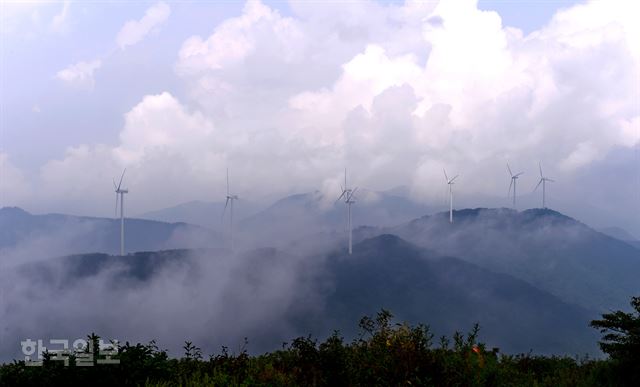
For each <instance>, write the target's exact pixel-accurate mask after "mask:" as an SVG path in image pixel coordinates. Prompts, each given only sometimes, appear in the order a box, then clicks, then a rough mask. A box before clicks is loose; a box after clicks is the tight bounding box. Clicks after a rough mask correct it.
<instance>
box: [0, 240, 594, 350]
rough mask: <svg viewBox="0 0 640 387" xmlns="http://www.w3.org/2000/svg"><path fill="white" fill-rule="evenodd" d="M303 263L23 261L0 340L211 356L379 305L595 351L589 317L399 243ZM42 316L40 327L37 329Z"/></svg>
mask: <svg viewBox="0 0 640 387" xmlns="http://www.w3.org/2000/svg"><path fill="white" fill-rule="evenodd" d="M309 258H310V257H300V256H296V255H291V254H287V253H286V252H284V251H281V250H277V249H266V248H265V249H257V250H251V251H248V252H246V253H243V254H239V255H230V254H228V252H227V251H224V250H212V249H200V250H173V251H161V252H146V253H136V254H133V255H129V256H127V257H117V256H109V255H106V254H84V255H76V256H69V257H62V258H57V259H52V260H51V259H50V260H46V261H39V262H32V263H28V264H24V265H20V266H18V267H16V268H14V269H13V270H11V271H10V272H5V273H3V274H4V278H2V285H0V288H1V289H2V290H3V291H4V292H5V294H6V295H7V296H8V297H7V298H6V299H7V300H8V302H7V304H6V305H5V308H4V309H3V310H1V313H2V318H3V321H4V322H5V323H6V327H5V329H6V331H7V336H5V338H7V337H9V338H11V339H10V340H16V339H15V338H16V337H31V336H34V337H43V336H44V337H49V336H56V335H58V336H61V337H67V336H69V335H74V334H76V335H77V334H83V333H84V332H89V331H98V332H99V333H101V334H103V335H106V336H107V337H114V338H119V339H120V340H143V341H144V340H150V339H152V338H153V339H156V340H158V342H159V344H160V345H161V346H163V347H169V349H170V350H171V351H173V352H178V351H179V350H180V346H181V345H182V341H183V340H184V339H185V335H187V338H188V339H190V340H191V339H193V340H195V341H196V342H198V344H199V345H202V346H203V348H204V349H205V352H211V351H213V350H214V349H215V348H217V347H218V346H219V345H227V346H231V348H236V347H237V346H238V345H240V343H242V340H243V337H245V336H246V337H248V338H249V343H250V344H249V349H250V350H251V351H252V352H261V351H271V350H274V349H276V348H278V347H279V346H280V345H281V343H282V341H284V340H288V339H290V338H291V337H294V336H296V335H307V334H326V333H327V332H329V331H330V330H331V329H340V330H341V333H342V334H343V335H345V336H346V337H347V338H353V337H355V335H356V333H357V328H356V327H357V322H358V321H359V319H360V318H361V317H362V316H364V315H373V314H375V313H376V312H378V311H379V310H380V308H386V309H388V310H391V311H392V312H393V313H394V314H395V315H396V316H397V318H398V319H399V320H401V321H402V320H404V321H409V322H413V323H416V322H424V323H428V324H430V326H431V327H432V330H433V332H434V333H435V334H437V335H441V334H448V335H450V334H452V333H453V331H455V330H459V331H468V330H469V329H470V328H471V327H472V325H473V324H474V323H475V322H479V323H480V324H481V327H482V330H481V340H483V341H485V342H487V343H488V345H489V346H490V347H491V346H497V347H500V348H501V350H502V351H505V352H527V351H529V350H533V351H535V352H536V353H556V354H558V353H567V354H576V353H585V352H589V353H591V354H597V353H598V351H597V348H596V346H595V336H594V332H592V331H591V330H590V329H589V328H588V321H589V319H590V318H593V317H596V316H597V313H595V312H592V311H588V310H586V309H584V308H581V307H578V306H575V305H571V304H568V303H565V302H562V301H561V300H559V299H558V298H556V297H554V296H552V295H550V294H548V293H546V292H544V291H542V290H539V289H537V288H535V287H533V286H531V285H529V284H527V283H526V282H524V281H521V280H518V279H515V278H513V277H511V276H508V275H504V274H496V273H493V272H491V271H488V270H486V269H482V268H480V267H478V266H476V265H474V264H471V263H468V262H465V261H463V260H460V259H457V258H452V257H442V256H439V255H437V254H434V253H432V252H429V251H427V250H425V249H422V248H419V247H417V246H415V245H412V244H410V243H408V242H406V241H404V240H402V239H400V238H399V237H397V236H393V235H380V236H377V237H374V238H371V239H367V240H364V241H362V242H360V243H358V244H356V245H355V246H354V254H353V255H351V256H349V255H347V254H346V253H345V252H344V251H343V250H342V249H339V250H334V251H333V252H331V251H329V252H327V251H325V252H319V253H318V254H317V255H315V256H314V257H312V259H309ZM16 283H18V285H17V286H12V285H16ZM28 283H31V284H37V286H36V287H35V288H33V287H31V286H28V285H26V284H28ZM34 290H35V292H34ZM26 299H28V300H29V303H26V302H25V300H26ZM9 311H11V313H10V312H9ZM18 316H21V318H18ZM45 316H46V317H45ZM119 316H120V317H119ZM123 316H126V318H121V317H123ZM45 318H46V321H47V324H46V325H44V326H43V325H41V324H36V323H35V322H36V321H42V319H45ZM24 319H26V320H24ZM24 321H28V323H25V322H24ZM80 332H82V333H80ZM12 348H13V347H12ZM16 348H19V346H17V347H16ZM2 355H3V356H7V355H8V354H6V353H3V354H2Z"/></svg>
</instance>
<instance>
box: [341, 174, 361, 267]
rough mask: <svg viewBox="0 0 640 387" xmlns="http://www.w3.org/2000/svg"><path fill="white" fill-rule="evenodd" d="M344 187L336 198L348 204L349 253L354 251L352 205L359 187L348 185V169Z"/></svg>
mask: <svg viewBox="0 0 640 387" xmlns="http://www.w3.org/2000/svg"><path fill="white" fill-rule="evenodd" d="M340 188H341V189H342V193H341V194H340V196H338V199H336V203H337V202H339V201H340V199H342V198H344V202H345V204H346V205H347V233H348V234H349V255H351V254H352V253H353V232H352V223H351V205H352V204H353V203H355V202H356V201H355V200H354V194H355V193H356V191H357V190H358V187H356V188H354V189H353V190H352V189H351V188H348V187H347V169H346V168H345V169H344V186H341V187H340Z"/></svg>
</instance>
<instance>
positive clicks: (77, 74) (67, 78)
mask: <svg viewBox="0 0 640 387" xmlns="http://www.w3.org/2000/svg"><path fill="white" fill-rule="evenodd" d="M100 66H102V62H101V61H100V60H97V59H96V60H93V61H91V62H78V63H76V64H73V65H71V66H69V67H67V68H66V69H63V70H60V71H58V72H57V73H56V78H57V79H59V80H61V81H64V82H66V83H68V84H70V85H73V86H77V87H82V88H88V89H92V88H93V85H94V79H93V73H94V72H95V71H96V70H97V69H99V68H100Z"/></svg>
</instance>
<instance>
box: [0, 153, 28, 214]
mask: <svg viewBox="0 0 640 387" xmlns="http://www.w3.org/2000/svg"><path fill="white" fill-rule="evenodd" d="M30 194H31V188H30V185H29V181H28V179H27V177H26V176H25V175H24V174H23V172H22V171H21V170H20V169H19V168H18V167H16V166H15V165H13V164H12V163H11V161H10V160H9V155H7V154H6V153H2V152H0V207H3V206H7V205H23V204H26V203H28V200H29V199H30Z"/></svg>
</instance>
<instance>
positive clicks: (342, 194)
mask: <svg viewBox="0 0 640 387" xmlns="http://www.w3.org/2000/svg"><path fill="white" fill-rule="evenodd" d="M346 193H347V190H342V193H341V194H340V196H338V198H337V199H336V203H338V202H339V201H340V199H342V197H343V196H344V195H345V194H346Z"/></svg>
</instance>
